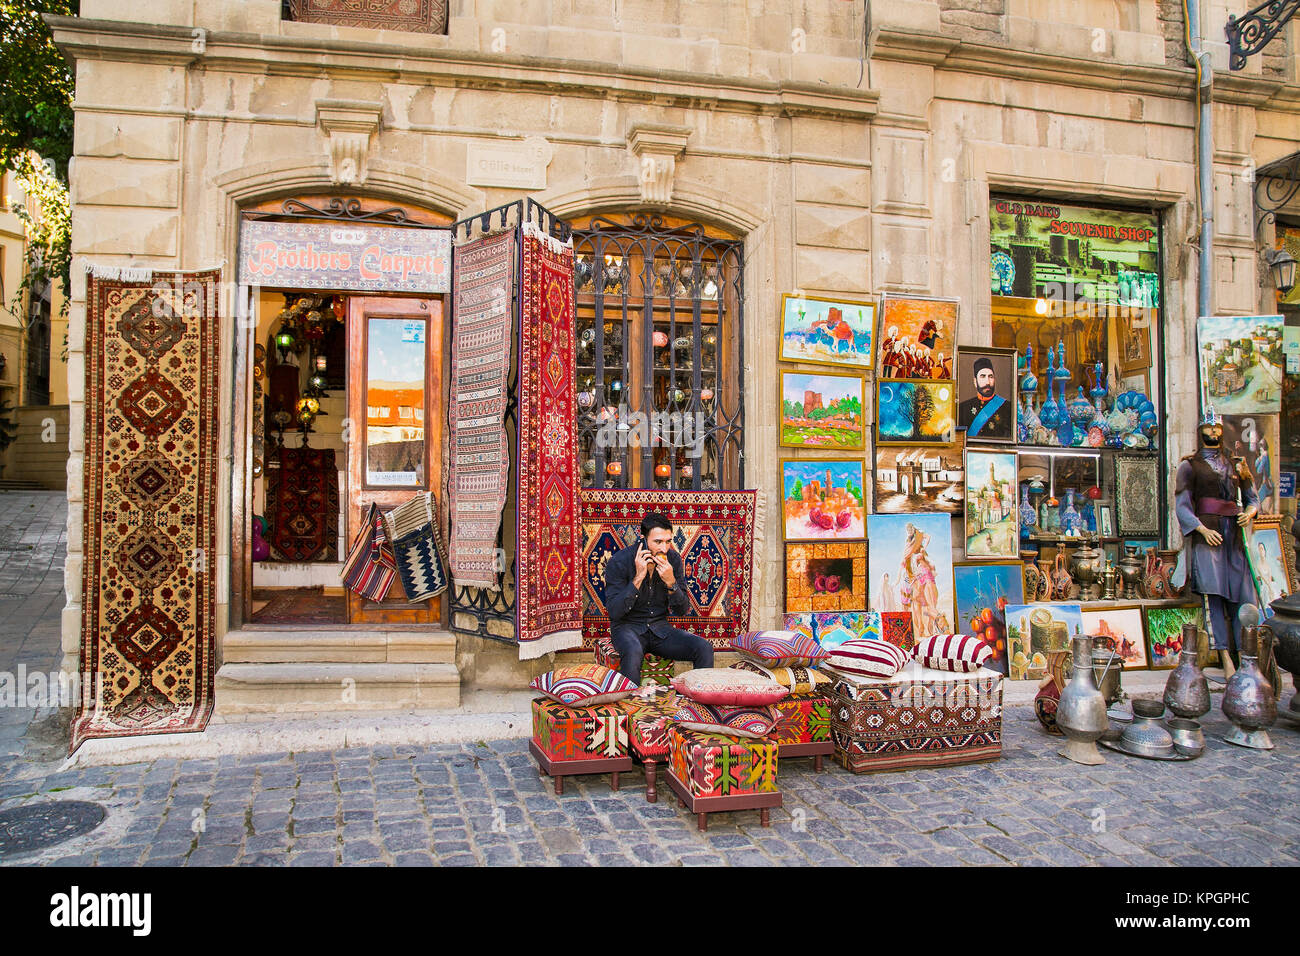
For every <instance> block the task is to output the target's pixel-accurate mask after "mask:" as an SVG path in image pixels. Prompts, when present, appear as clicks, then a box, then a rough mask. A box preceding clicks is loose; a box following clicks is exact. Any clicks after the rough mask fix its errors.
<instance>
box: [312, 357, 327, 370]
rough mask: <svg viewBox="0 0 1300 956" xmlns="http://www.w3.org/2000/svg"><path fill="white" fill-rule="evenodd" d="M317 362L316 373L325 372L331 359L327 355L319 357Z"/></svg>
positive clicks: (316, 359)
mask: <svg viewBox="0 0 1300 956" xmlns="http://www.w3.org/2000/svg"><path fill="white" fill-rule="evenodd" d="M315 362H316V371H318V372H323V371H325V369H326V368H327V367H328V366H329V357H328V356H325V355H317V356H316V358H315Z"/></svg>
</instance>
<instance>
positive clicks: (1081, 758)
mask: <svg viewBox="0 0 1300 956" xmlns="http://www.w3.org/2000/svg"><path fill="white" fill-rule="evenodd" d="M1071 645H1072V647H1073V650H1074V672H1073V673H1072V674H1071V675H1070V680H1069V683H1067V684H1066V685H1065V689H1064V690H1062V691H1061V699H1060V700H1059V701H1058V702H1057V704H1056V726H1057V727H1059V728H1060V730H1061V732H1062V733H1063V734H1064V735H1065V739H1066V744H1065V749H1064V750H1062V751H1061V752H1060V753H1061V756H1062V757H1065V758H1066V759H1067V760H1073V761H1074V762H1075V763H1081V764H1084V765H1086V766H1094V765H1096V764H1101V763H1105V762H1106V760H1105V758H1104V757H1102V755H1101V753H1100V752H1099V751H1098V750H1097V741H1098V740H1100V739H1101V737H1102V735H1103V734H1105V733H1106V731H1107V730H1108V729H1109V728H1110V719H1109V718H1108V717H1107V716H1106V700H1105V698H1103V697H1102V696H1101V691H1099V690H1098V689H1097V684H1096V683H1095V681H1094V680H1093V673H1092V639H1091V638H1089V637H1076V638H1074V640H1073V641H1072V642H1071Z"/></svg>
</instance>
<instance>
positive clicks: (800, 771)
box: [0, 495, 1300, 866]
mask: <svg viewBox="0 0 1300 956" xmlns="http://www.w3.org/2000/svg"><path fill="white" fill-rule="evenodd" d="M20 498H21V496H18V495H14V496H12V498H11V497H10V496H9V495H0V525H3V524H5V523H6V521H7V520H8V519H9V518H10V515H11V513H12V512H17V514H19V515H20V516H21V515H28V512H30V515H28V519H29V520H28V525H29V529H28V530H27V531H20V532H19V539H21V538H22V537H23V536H24V535H28V534H31V535H36V536H40V535H41V534H43V533H44V532H42V531H41V530H40V527H41V526H42V524H43V523H49V522H53V523H54V524H57V520H56V516H55V515H53V514H47V512H46V506H44V505H42V504H41V503H40V499H39V498H35V499H34V500H35V501H36V507H35V508H34V509H33V508H31V507H28V506H27V505H24V504H22V503H21V501H20ZM12 539H13V535H12V533H10V537H6V538H5V539H3V540H4V541H6V542H8V541H10V540H12ZM6 546H8V545H6ZM56 550H57V549H51V551H52V552H53V551H56ZM29 554H31V555H32V557H31V562H32V564H33V565H35V566H37V568H38V569H39V568H45V569H46V577H47V578H49V577H58V580H59V584H61V576H59V573H58V572H59V564H60V563H61V559H58V558H57V557H55V556H51V557H49V559H48V561H47V559H46V556H45V555H44V554H38V553H37V552H35V551H33V552H29ZM5 558H6V564H5V565H4V567H5V569H6V571H7V570H8V569H9V562H10V561H12V560H13V555H12V554H6V555H5ZM16 579H17V580H18V581H21V582H27V583H28V584H29V585H31V586H30V588H29V592H30V593H29V594H28V595H27V596H26V597H25V598H23V599H22V600H21V602H20V603H18V604H14V603H9V604H5V605H4V606H3V607H2V608H0V621H2V622H3V623H2V624H0V627H3V631H2V632H0V634H2V637H0V662H3V666H4V667H6V668H11V667H12V666H13V664H14V663H15V662H17V661H24V662H26V663H27V665H28V667H29V668H31V667H35V666H40V667H46V668H48V667H49V666H51V665H52V662H54V661H56V660H57V644H58V641H57V621H58V609H59V607H60V606H61V604H62V600H61V598H59V597H58V593H57V586H55V587H53V590H51V589H50V586H48V582H47V581H44V580H43V581H41V582H39V583H35V584H31V575H29V574H27V573H22V574H18V575H17V577H16ZM10 586H13V585H10ZM42 595H43V597H42ZM29 602H30V603H29ZM42 603H43V607H44V610H43V611H42V612H41V613H39V614H33V613H32V612H33V608H35V607H36V606H38V605H42ZM23 627H27V628H28V630H27V631H26V632H23V631H22V630H21V629H22V628H23ZM47 645H48V646H47ZM1217 700H1218V698H1216V709H1215V711H1214V712H1213V713H1212V714H1211V715H1209V717H1208V719H1207V721H1206V732H1207V736H1208V737H1209V738H1210V749H1209V750H1208V751H1207V753H1206V755H1205V756H1204V757H1202V758H1201V759H1199V760H1195V761H1192V762H1189V763H1157V762H1152V761H1143V760H1136V759H1130V758H1125V757H1122V756H1120V755H1110V756H1108V757H1107V763H1106V764H1105V765H1104V766H1100V767H1093V768H1084V767H1078V766H1076V765H1074V764H1071V763H1067V762H1066V761H1065V760H1063V759H1062V758H1060V757H1059V756H1057V750H1058V749H1059V747H1060V741H1059V740H1052V739H1049V738H1047V737H1046V736H1045V735H1044V734H1043V733H1042V732H1041V731H1040V730H1039V728H1038V724H1037V722H1036V721H1035V720H1034V719H1033V716H1032V712H1031V710H1030V709H1029V708H1025V707H1019V708H1011V709H1009V710H1008V711H1007V713H1006V717H1005V743H1004V747H1005V754H1004V757H1003V759H1002V760H1000V761H997V762H995V763H991V764H982V765H975V766H968V767H957V768H949V769H939V770H928V771H920V772H908V773H898V774H887V775H881V776H854V775H852V774H849V773H847V772H845V771H843V770H841V769H840V768H838V767H835V766H828V768H827V769H826V770H824V771H823V772H821V773H814V772H813V770H812V766H811V760H809V759H806V758H805V759H801V760H788V761H784V762H782V764H781V767H780V776H779V781H780V786H781V790H782V792H783V794H784V797H785V806H784V808H783V809H780V810H774V811H773V812H772V826H771V827H770V828H763V827H761V826H760V825H759V822H758V814H757V812H756V811H751V812H748V813H743V812H742V813H727V814H717V815H714V816H713V817H712V818H711V820H710V826H709V830H708V832H707V833H703V834H701V833H699V832H698V831H697V830H696V827H695V819H694V817H692V816H689V815H688V814H687V813H686V812H685V811H683V810H680V809H679V808H678V807H677V806H676V804H675V802H673V800H672V798H671V795H670V794H668V793H666V792H664V791H663V790H661V797H660V802H659V803H658V804H648V803H646V802H645V799H644V796H643V793H642V789H641V787H640V782H641V777H640V774H639V773H630V774H626V775H624V777H623V780H624V781H625V783H624V787H623V789H622V790H621V791H620V792H618V793H614V792H612V791H611V790H610V787H609V777H608V776H601V777H587V778H569V779H568V781H567V783H566V786H565V794H564V796H562V797H556V796H555V795H554V793H553V791H552V790H551V787H550V785H549V781H544V780H542V779H540V778H539V777H538V774H537V770H536V767H535V765H534V764H533V761H532V759H531V758H530V757H529V755H528V753H527V750H526V746H527V742H526V741H525V740H522V739H521V740H494V741H486V742H481V743H479V744H477V745H469V746H440V747H434V748H424V747H377V748H352V749H343V750H335V751H331V752H319V753H272V754H266V755H259V756H245V757H228V758H220V759H207V760H183V761H182V760H174V759H167V760H154V761H152V762H149V763H137V764H129V765H124V766H115V767H91V768H85V769H78V770H70V771H67V772H59V770H58V766H59V761H58V759H57V758H58V756H60V755H61V749H60V748H59V746H58V744H59V741H58V740H57V733H56V729H57V728H54V729H52V728H51V726H47V725H48V724H49V722H50V720H51V715H50V714H49V713H47V712H27V713H26V715H25V716H22V715H18V714H19V712H18V709H16V708H0V729H2V730H3V732H4V734H5V735H6V736H4V737H3V738H0V739H2V741H3V742H4V743H6V744H8V743H10V742H11V741H16V746H11V747H8V748H7V749H5V750H4V751H3V752H0V809H8V808H10V807H13V806H17V805H20V804H25V803H30V802H33V801H46V800H58V799H71V798H75V799H89V800H94V801H96V802H99V803H102V804H104V805H105V806H106V807H107V808H108V818H107V820H106V821H105V823H103V824H102V825H101V826H100V827H99V828H98V829H97V830H95V831H94V832H92V833H90V834H88V835H86V836H84V837H81V838H78V839H77V840H75V841H69V842H67V843H64V844H61V845H60V846H57V847H54V848H51V849H49V850H47V851H43V852H38V853H34V854H26V855H22V856H15V857H12V858H11V859H8V860H5V861H3V862H5V863H12V864H24V863H27V864H31V863H48V864H53V865H84V864H99V865H136V864H143V865H145V866H155V865H159V866H171V865H229V864H253V865H257V864H261V865H286V864H287V865H290V866H313V865H337V864H343V865H348V864H371V865H377V864H398V865H426V864H432V863H443V864H451V865H458V864H467V865H473V864H560V865H569V864H571V865H596V864H599V865H605V864H628V865H630V864H684V865H693V864H760V865H767V864H810V863H812V864H827V863H830V864H862V863H868V864H889V863H896V864H902V865H938V864H949V865H954V864H963V863H965V864H999V865H1004V864H1022V865H1053V864H1064V865H1083V864H1099V865H1133V864H1138V865H1143V864H1145V865H1157V866H1169V865H1192V864H1205V865H1223V866H1237V865H1259V864H1282V865H1289V864H1294V863H1296V862H1297V861H1300V818H1297V817H1296V815H1295V813H1294V807H1295V805H1296V801H1297V798H1298V797H1300V780H1298V779H1297V775H1296V774H1295V773H1294V772H1293V771H1294V768H1295V766H1296V761H1297V755H1298V754H1300V735H1297V732H1296V731H1295V730H1292V729H1290V728H1289V727H1287V726H1284V725H1281V724H1279V726H1278V727H1276V728H1275V729H1274V731H1273V739H1274V741H1275V742H1276V744H1277V749H1276V750H1273V751H1271V752H1256V751H1245V750H1240V749H1238V748H1235V747H1232V746H1230V745H1228V744H1225V743H1223V742H1222V741H1219V740H1216V739H1215V735H1217V734H1220V733H1222V732H1223V731H1224V730H1225V729H1226V726H1227V725H1226V723H1225V722H1224V720H1223V718H1222V717H1221V715H1219V714H1218V711H1217ZM15 715H18V716H15ZM12 728H20V729H19V730H18V731H15V732H13V733H11V730H12ZM64 739H66V738H64Z"/></svg>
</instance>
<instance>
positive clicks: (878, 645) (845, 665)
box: [826, 641, 908, 678]
mask: <svg viewBox="0 0 1300 956" xmlns="http://www.w3.org/2000/svg"><path fill="white" fill-rule="evenodd" d="M907 661H908V654H907V651H905V650H903V649H902V648H901V647H895V646H894V645H893V644H890V643H889V642H888V641H845V642H844V643H843V644H841V645H840V646H839V647H835V648H832V649H831V656H830V659H829V660H827V661H826V666H827V667H832V668H834V669H835V670H837V671H840V672H842V673H845V674H856V675H858V676H860V677H882V678H883V677H893V676H894V675H895V674H897V673H898V670H899V668H901V667H902V666H903V665H904V664H906V663H907Z"/></svg>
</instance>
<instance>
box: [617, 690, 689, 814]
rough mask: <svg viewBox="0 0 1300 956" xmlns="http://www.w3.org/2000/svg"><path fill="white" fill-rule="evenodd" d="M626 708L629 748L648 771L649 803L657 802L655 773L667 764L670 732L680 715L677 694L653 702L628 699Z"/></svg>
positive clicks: (647, 797) (657, 698) (646, 780)
mask: <svg viewBox="0 0 1300 956" xmlns="http://www.w3.org/2000/svg"><path fill="white" fill-rule="evenodd" d="M623 706H625V707H626V708H627V709H628V726H627V738H628V746H629V749H630V750H631V752H632V756H633V758H634V759H637V760H640V761H641V763H642V765H643V767H644V768H645V798H646V802H648V803H658V802H659V791H658V789H657V777H656V774H657V772H658V768H659V765H660V764H666V763H667V762H668V753H669V740H668V730H669V728H670V727H671V726H672V722H673V716H674V715H675V714H676V713H677V694H676V693H675V692H673V691H669V692H668V693H667V694H660V695H658V696H657V697H655V698H654V699H652V700H646V701H641V700H625V701H623Z"/></svg>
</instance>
